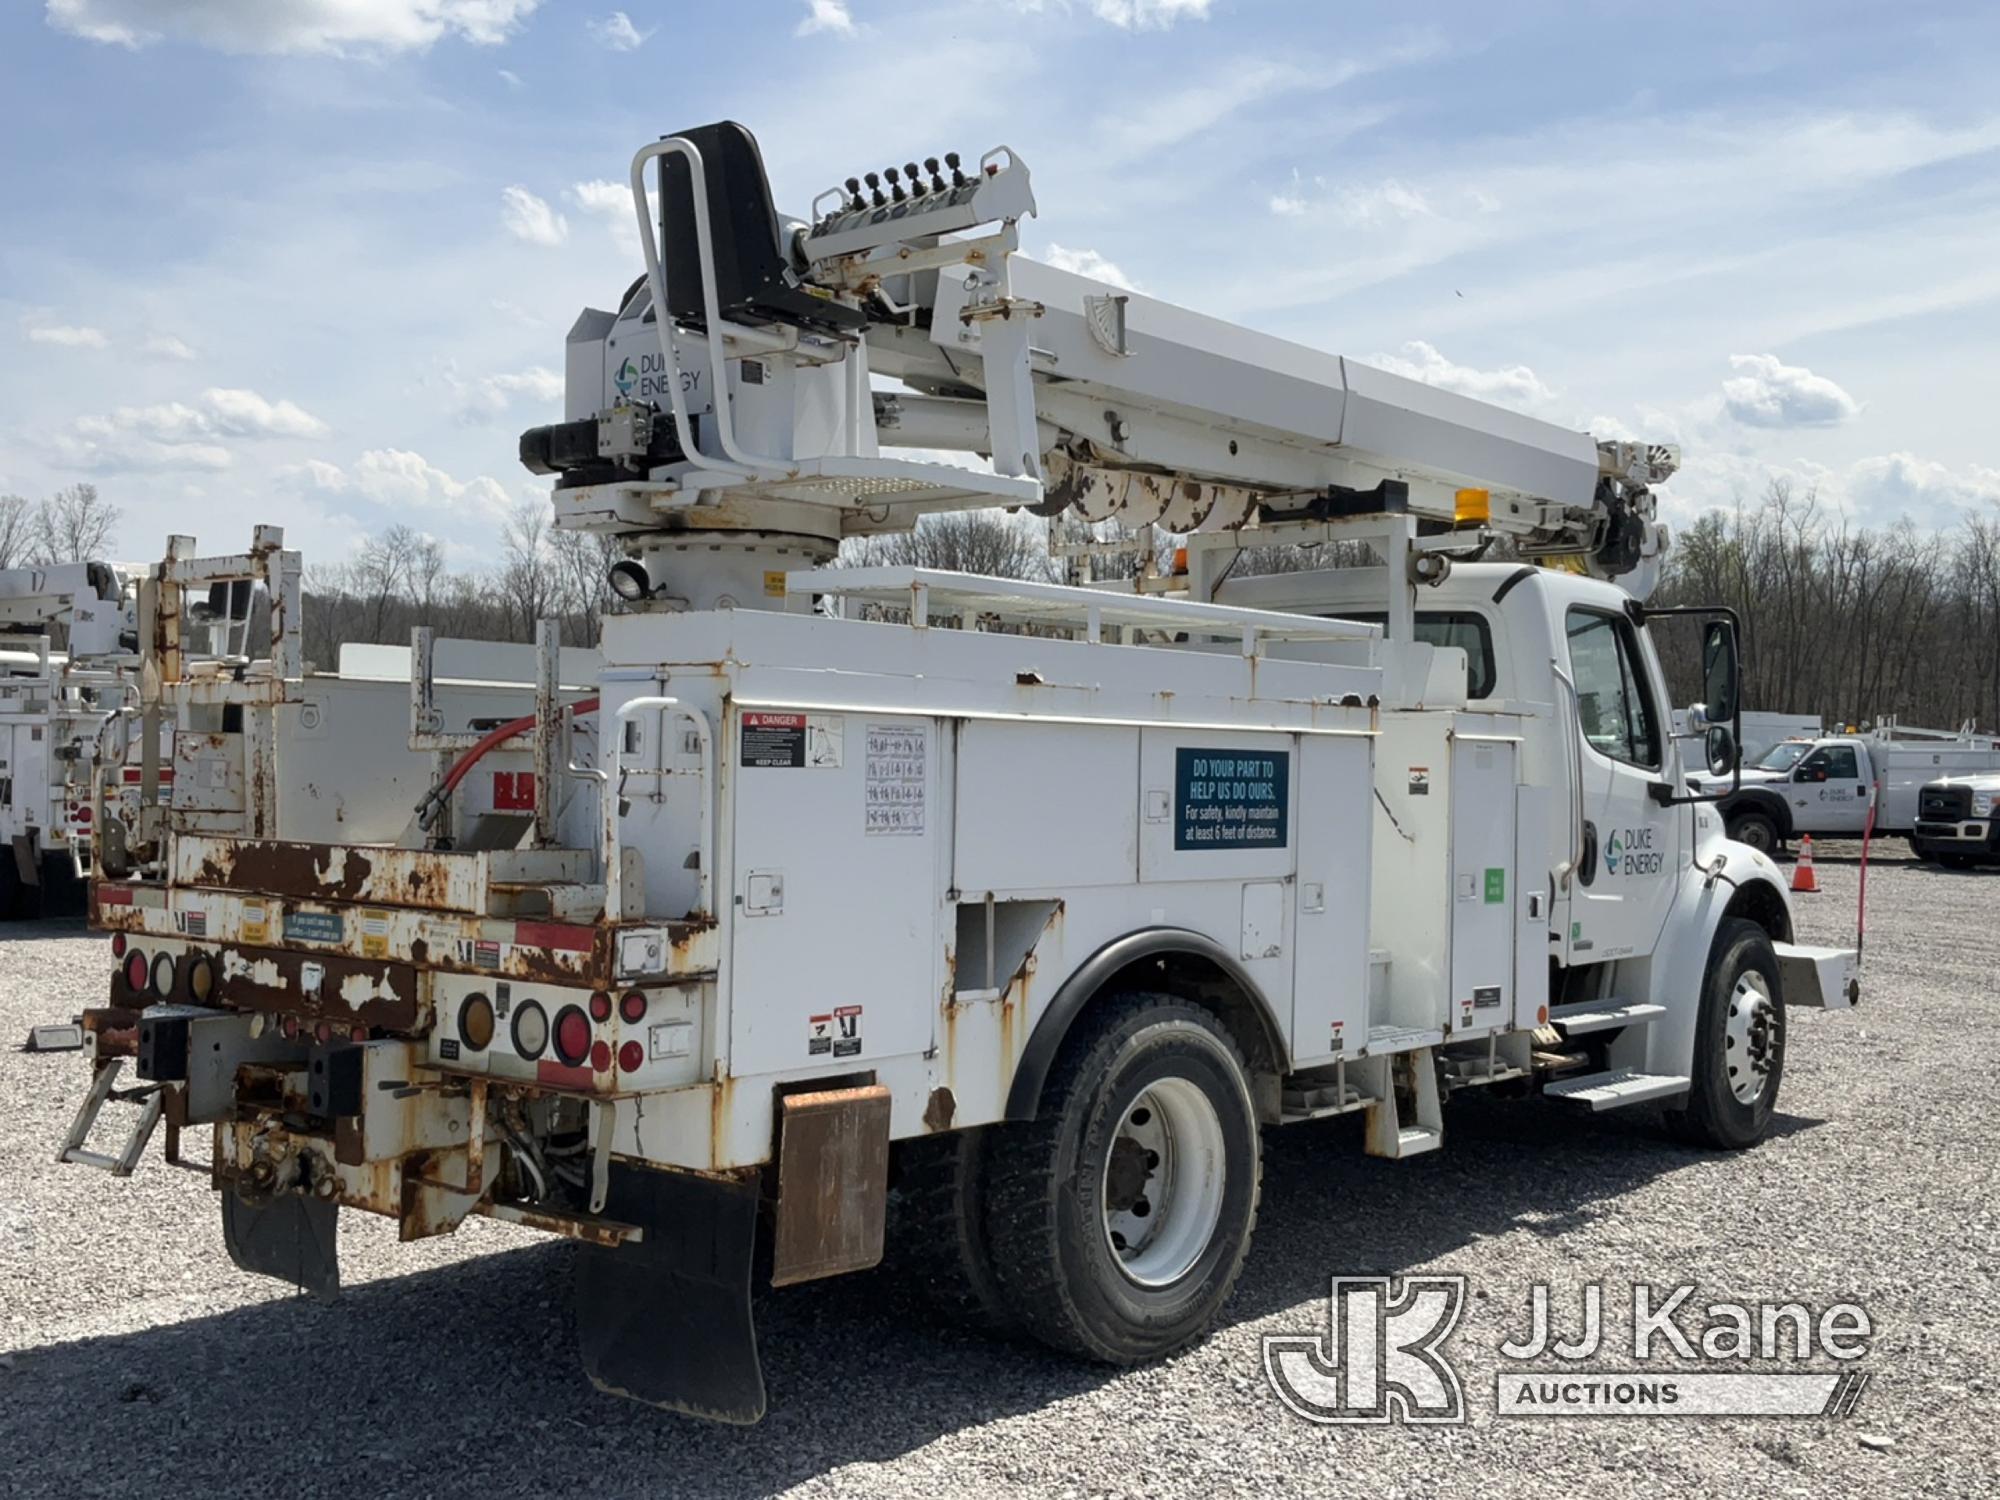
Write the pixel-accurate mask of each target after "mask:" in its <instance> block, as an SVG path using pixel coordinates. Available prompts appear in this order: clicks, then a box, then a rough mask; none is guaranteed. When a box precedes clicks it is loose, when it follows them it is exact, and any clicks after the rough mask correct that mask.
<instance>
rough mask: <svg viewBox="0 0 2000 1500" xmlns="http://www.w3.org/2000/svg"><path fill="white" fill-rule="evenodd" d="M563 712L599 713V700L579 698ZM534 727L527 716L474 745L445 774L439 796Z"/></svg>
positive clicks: (509, 722) (447, 793) (511, 722)
mask: <svg viewBox="0 0 2000 1500" xmlns="http://www.w3.org/2000/svg"><path fill="white" fill-rule="evenodd" d="M563 711H564V712H565V713H569V714H588V713H595V712H596V711H597V700H596V699H595V698H579V699H578V700H577V701H576V702H574V703H571V704H567V705H565V707H564V709H563ZM534 727H535V716H534V715H533V714H527V715H525V716H523V717H522V718H518V719H512V720H509V721H508V722H507V723H505V724H502V725H501V726H500V727H499V728H498V729H495V730H493V731H491V732H490V733H489V734H487V735H486V736H485V738H483V739H482V740H480V742H479V743H478V744H476V745H474V746H473V747H472V748H471V749H470V750H468V751H466V752H465V754H463V755H461V756H460V757H459V758H458V759H457V760H456V761H454V762H453V763H452V768H451V769H450V770H449V771H447V772H445V773H444V780H443V781H442V782H440V783H439V784H438V795H439V796H440V797H448V796H450V795H451V794H452V792H453V791H455V790H456V789H457V787H458V784H459V783H460V782H461V781H463V780H465V778H466V776H467V775H468V774H470V773H471V770H472V768H473V766H474V765H476V764H477V763H478V761H479V759H480V757H481V756H483V755H485V754H486V752H487V751H488V750H491V749H492V748H493V747H494V746H495V745H500V744H504V743H506V742H507V741H508V740H510V739H512V738H513V737H514V736H515V735H517V734H520V733H522V732H523V731H524V730H529V729H533V728H534Z"/></svg>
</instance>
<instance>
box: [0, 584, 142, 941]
mask: <svg viewBox="0 0 2000 1500" xmlns="http://www.w3.org/2000/svg"><path fill="white" fill-rule="evenodd" d="M134 572H135V570H134V569H132V568H130V567H128V566H126V565H124V564H115V563H104V562H72V563H51V564H48V565H45V566H39V567H28V568H8V569H5V570H0V920H5V919H8V918H15V919H19V918H23V917H36V916H57V915H63V914H73V913H76V912H80V911H81V910H82V909H83V895H84V878H85V876H86V874H87V872H88V870H89V868H90V842H91V824H90V820H91V816H92V809H91V798H90V787H91V780H92V775H93V771H94V768H95V765H96V759H97V752H98V737H99V732H100V730H101V729H102V727H103V725H104V724H105V722H106V721H107V720H108V719H109V718H110V716H111V714H112V713H113V711H114V710H115V709H116V708H117V707H118V706H119V705H120V704H121V703H123V702H125V701H126V700H127V698H128V697H129V696H130V695H131V693H132V692H133V691H134V684H133V683H132V682H131V681H130V679H129V678H128V677H127V675H126V669H127V668H128V667H129V666H131V665H132V664H133V663H134V662H135V661H136V660H137V657H136V655H135V650H134V639H133V630H134V621H133V591H132V577H133V574H134Z"/></svg>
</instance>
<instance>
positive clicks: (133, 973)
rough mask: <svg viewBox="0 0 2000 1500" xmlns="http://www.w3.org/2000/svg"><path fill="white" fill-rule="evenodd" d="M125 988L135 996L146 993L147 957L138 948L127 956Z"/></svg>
mask: <svg viewBox="0 0 2000 1500" xmlns="http://www.w3.org/2000/svg"><path fill="white" fill-rule="evenodd" d="M125 988H126V989H128V990H130V991H131V992H132V993H133V994H135V995H143V994H145V993H146V955H145V954H143V953H141V952H140V951H139V950H138V949H137V948H134V949H133V950H132V951H131V952H130V953H128V954H126V955H125Z"/></svg>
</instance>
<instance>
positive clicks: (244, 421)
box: [76, 386, 327, 445]
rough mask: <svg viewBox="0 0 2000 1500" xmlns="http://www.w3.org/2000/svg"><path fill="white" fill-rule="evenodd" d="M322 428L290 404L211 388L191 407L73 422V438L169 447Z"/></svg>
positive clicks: (135, 409)
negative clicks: (140, 441) (133, 440)
mask: <svg viewBox="0 0 2000 1500" xmlns="http://www.w3.org/2000/svg"><path fill="white" fill-rule="evenodd" d="M326 431H327V426H326V423H324V422H322V421H321V420H320V419H319V418H318V417H315V416H314V415H313V414H312V413H311V412H309V411H306V410H305V409H304V408H302V407H300V406H299V405H298V404H297V403H296V402H292V401H284V400H279V401H270V400H267V399H265V398H264V397H263V396H260V395H258V394H257V392H255V391H246V390H232V389H227V388H224V387H221V386H211V387H209V389H207V390H205V391H203V392H202V393H201V395H200V396H198V397H196V398H195V401H194V404H192V405H189V404H188V403H186V402H181V401H163V402H159V403H157V404H155V405H152V406H121V407H118V408H116V409H115V410H113V411H110V412H107V413H105V414H103V415H100V416H85V417H78V418H77V419H76V432H77V435H78V436H79V437H82V438H85V439H87V440H90V441H95V442H107V441H108V442H113V443H115V442H117V441H119V440H121V439H123V438H126V437H137V438H140V439H143V440H145V441H147V442H154V443H164V444H169V445H175V444H189V443H194V442H197V441H198V440H202V439H208V440H213V439H215V438H225V437H234V438H299V437H323V436H325V434H326Z"/></svg>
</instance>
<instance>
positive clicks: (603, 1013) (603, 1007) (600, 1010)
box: [590, 990, 611, 1021]
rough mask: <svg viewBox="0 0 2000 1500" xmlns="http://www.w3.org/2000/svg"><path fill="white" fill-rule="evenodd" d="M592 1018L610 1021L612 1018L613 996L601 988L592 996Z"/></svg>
mask: <svg viewBox="0 0 2000 1500" xmlns="http://www.w3.org/2000/svg"><path fill="white" fill-rule="evenodd" d="M590 1019H591V1020H593V1021H608V1020H610V1019H611V997H610V996H609V995H607V994H605V993H604V991H603V990H599V991H598V992H597V993H596V994H594V995H592V996H591V997H590Z"/></svg>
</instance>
